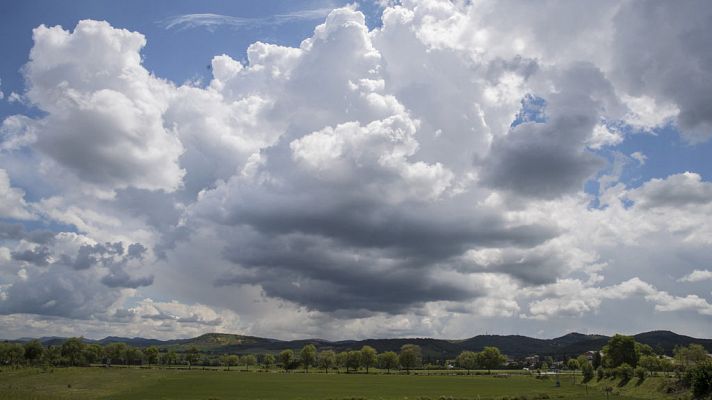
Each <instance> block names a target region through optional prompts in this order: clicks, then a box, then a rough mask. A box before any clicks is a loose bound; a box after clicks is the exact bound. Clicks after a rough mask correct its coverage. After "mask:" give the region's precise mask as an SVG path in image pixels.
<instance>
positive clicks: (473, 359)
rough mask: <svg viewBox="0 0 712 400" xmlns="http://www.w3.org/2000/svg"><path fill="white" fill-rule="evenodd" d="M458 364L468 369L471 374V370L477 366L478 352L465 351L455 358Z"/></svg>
mask: <svg viewBox="0 0 712 400" xmlns="http://www.w3.org/2000/svg"><path fill="white" fill-rule="evenodd" d="M455 362H456V363H457V366H458V367H460V368H464V369H466V370H467V375H470V370H473V369H475V368H477V354H475V352H473V351H463V352H462V353H460V355H458V356H457V359H456V360H455Z"/></svg>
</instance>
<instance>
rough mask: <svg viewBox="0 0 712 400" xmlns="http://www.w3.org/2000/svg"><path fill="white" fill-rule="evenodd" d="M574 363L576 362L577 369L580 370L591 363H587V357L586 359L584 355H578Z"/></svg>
mask: <svg viewBox="0 0 712 400" xmlns="http://www.w3.org/2000/svg"><path fill="white" fill-rule="evenodd" d="M576 361H578V365H579V369H581V368H582V367H583V365H584V364H586V363H589V364H590V363H591V362H590V361H588V357H586V356H584V355H580V356H578V357H576Z"/></svg>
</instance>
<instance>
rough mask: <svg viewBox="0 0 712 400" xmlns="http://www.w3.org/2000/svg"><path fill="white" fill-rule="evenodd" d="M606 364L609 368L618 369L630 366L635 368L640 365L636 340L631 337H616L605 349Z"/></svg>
mask: <svg viewBox="0 0 712 400" xmlns="http://www.w3.org/2000/svg"><path fill="white" fill-rule="evenodd" d="M603 353H604V354H605V359H604V364H605V366H606V367H608V368H616V367H618V366H620V365H621V364H628V365H629V366H631V367H633V368H635V367H636V366H637V365H638V352H637V351H636V345H635V340H634V339H633V338H632V337H631V336H624V335H615V336H613V337H612V338H611V339H610V340H609V341H608V344H607V345H605V346H604V347H603Z"/></svg>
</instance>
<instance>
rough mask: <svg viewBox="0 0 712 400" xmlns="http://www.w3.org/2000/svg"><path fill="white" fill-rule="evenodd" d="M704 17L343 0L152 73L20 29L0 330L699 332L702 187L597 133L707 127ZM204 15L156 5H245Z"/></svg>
mask: <svg viewBox="0 0 712 400" xmlns="http://www.w3.org/2000/svg"><path fill="white" fill-rule="evenodd" d="M668 8H670V9H668ZM710 15H712V7H709V6H707V5H706V4H705V3H703V2H700V3H695V2H686V3H684V4H676V5H674V6H673V5H665V4H657V3H631V4H628V3H626V4H623V5H620V4H617V3H611V4H604V3H590V2H571V3H566V4H565V5H561V4H560V3H557V4H556V5H549V6H546V5H545V6H536V7H533V6H531V5H529V4H528V3H522V2H514V3H510V2H477V3H476V4H471V5H470V4H467V5H466V4H459V3H458V4H453V3H451V2H449V1H436V0H423V1H417V2H416V1H403V2H402V4H400V5H394V6H389V7H385V8H384V10H383V14H382V25H381V26H379V27H377V28H369V27H368V26H367V25H366V22H365V17H364V15H363V14H362V13H361V12H360V11H359V10H358V9H357V8H356V7H353V6H352V7H346V8H340V9H336V10H333V11H330V12H329V13H328V15H326V16H325V19H324V22H323V23H322V24H320V25H318V26H316V28H315V29H314V33H313V35H312V36H310V37H308V38H306V39H305V40H304V41H303V42H302V43H301V45H300V46H299V47H295V48H292V47H285V46H280V45H274V44H268V43H262V42H256V43H254V44H252V45H251V46H250V47H249V48H248V49H247V52H246V54H247V59H246V61H245V62H240V61H238V60H235V59H233V58H231V57H230V56H228V55H224V54H223V55H216V56H215V57H214V58H213V60H212V62H211V71H212V75H213V76H212V80H211V81H210V82H209V83H207V84H205V85H200V84H192V83H186V84H183V85H179V84H176V83H174V82H170V81H168V80H165V79H162V78H161V77H158V76H155V75H154V74H152V73H150V72H149V71H148V70H147V69H146V68H145V67H144V65H143V63H142V56H141V51H142V48H143V47H144V46H145V45H146V40H147V38H146V37H145V36H144V35H143V34H141V33H138V32H130V31H128V30H125V29H121V28H120V27H113V26H112V25H110V24H109V23H108V22H98V21H91V20H83V21H79V22H78V23H77V25H76V26H75V27H73V28H72V29H71V30H65V29H64V28H62V27H58V26H57V27H46V26H44V25H42V26H39V27H37V28H36V29H35V30H34V32H33V40H34V45H33V48H32V49H31V51H30V53H29V60H28V62H27V64H26V66H25V67H24V69H23V72H24V74H25V78H26V84H27V87H26V93H25V95H24V96H25V98H26V101H27V102H29V104H31V105H32V106H33V107H36V108H37V109H38V110H40V111H41V113H39V116H32V117H30V116H23V115H15V116H10V117H8V118H6V119H5V120H4V121H3V123H2V127H1V128H0V133H1V134H2V135H1V136H0V137H1V138H2V141H1V142H0V151H2V153H3V157H2V159H3V161H2V162H0V200H1V201H0V218H3V220H4V221H5V222H3V221H0V240H2V242H1V243H0V314H2V315H1V316H0V332H7V334H10V335H11V334H13V333H17V334H18V335H20V333H29V334H36V333H40V332H46V333H52V334H54V332H50V331H51V330H59V331H61V332H64V331H66V328H63V327H62V326H63V325H66V324H67V321H76V322H73V324H74V323H76V326H77V329H80V330H82V332H77V333H78V334H79V333H85V332H88V333H89V334H95V335H102V334H108V333H117V332H121V333H122V334H124V332H132V333H133V334H136V335H138V334H140V335H147V336H158V337H176V336H187V335H191V334H195V333H198V332H205V331H213V330H230V331H240V332H246V333H252V334H262V335H266V336H271V337H274V336H276V337H290V336H308V335H315V336H316V335H319V336H321V337H335V338H336V337H339V338H341V337H362V336H392V335H435V336H445V337H465V336H470V335H473V334H475V333H479V331H473V328H472V326H492V328H491V329H489V331H490V332H492V331H496V330H497V329H498V328H499V329H500V330H502V331H505V330H517V331H519V332H526V333H528V334H539V333H540V332H539V330H540V329H543V328H546V329H549V331H546V334H556V333H559V332H561V331H563V330H571V329H576V330H594V331H595V330H599V331H611V330H628V331H630V330H644V329H653V328H663V327H664V326H657V325H651V324H649V323H646V322H645V321H631V320H630V319H629V318H627V315H623V314H621V313H620V311H617V312H615V310H614V312H612V313H609V311H610V310H609V309H608V308H607V307H608V305H610V304H617V303H621V304H624V305H625V307H629V310H636V312H639V313H640V314H641V315H651V314H653V313H654V314H656V315H660V316H661V317H660V318H656V320H658V321H660V323H661V324H664V323H670V324H672V323H673V322H675V321H676V320H675V318H676V317H673V316H671V315H672V314H673V312H675V313H678V314H679V313H684V315H685V318H687V319H686V321H688V324H687V325H686V326H687V327H688V328H686V329H687V332H686V333H690V334H702V331H703V328H704V327H705V326H707V327H708V326H709V322H710V318H711V317H712V304H710V300H709V296H710V293H709V292H708V291H707V292H705V291H704V289H702V288H700V287H697V286H695V284H696V283H697V282H700V281H702V280H704V279H708V278H709V276H708V275H709V274H708V272H709V271H707V270H700V268H701V267H706V266H709V265H710V263H712V257H710V255H709V254H708V253H709V252H708V251H706V249H708V248H709V245H710V244H711V243H710V240H711V239H710V238H712V220H711V219H710V215H712V183H710V182H708V181H706V180H705V179H704V178H703V177H702V176H701V175H700V174H699V173H697V172H695V171H690V172H684V171H680V173H679V174H674V175H671V176H659V177H656V178H654V179H651V180H648V181H647V182H642V184H640V185H633V184H631V183H630V182H626V181H623V180H621V178H620V177H621V170H622V169H624V168H628V166H629V165H631V161H632V160H637V161H634V163H636V165H638V166H640V167H643V166H644V165H650V164H651V163H654V162H655V160H652V159H649V158H647V156H646V155H645V154H643V153H642V152H640V151H636V152H634V153H633V154H631V156H630V158H628V157H627V156H624V155H622V154H619V153H616V151H617V150H616V146H618V145H620V144H621V143H624V142H625V141H626V140H628V139H629V137H630V136H631V135H646V134H650V132H653V131H655V129H657V128H660V127H662V126H673V127H675V128H676V129H677V130H678V131H679V134H680V136H681V138H682V140H683V141H684V142H685V143H687V144H689V145H691V146H694V145H698V144H700V143H702V142H704V141H706V140H708V139H709V138H710V137H711V136H712V122H711V121H710V120H709V118H710V115H712V111H710V110H708V107H709V104H712V101H710V99H709V98H708V95H709V93H712V88H708V87H707V86H705V85H706V83H705V82H712V79H710V77H708V76H707V75H708V73H709V71H710V70H712V68H705V66H707V65H708V64H709V61H710V55H711V54H712V49H710V48H709V46H708V45H707V42H705V41H703V40H702V39H700V38H701V37H707V36H709V35H706V36H705V33H706V32H707V31H708V30H709V29H710V28H709V24H708V23H707V22H706V21H707V19H708V18H709V16H710ZM208 17H209V18H208ZM208 17H206V16H205V15H204V14H201V15H198V16H195V15H194V16H184V17H181V18H177V19H173V20H171V21H170V22H168V23H167V26H168V27H169V28H171V27H193V26H196V25H201V26H208V27H210V26H214V25H215V24H217V23H220V24H225V23H227V24H230V25H234V24H238V25H240V26H243V25H244V24H247V23H248V22H245V21H238V20H229V19H225V18H223V17H221V18H217V17H218V16H208ZM287 17H289V18H299V19H306V18H313V17H314V15H312V14H305V15H295V16H285V18H287ZM243 22H244V23H243ZM651 35H652V36H651ZM650 37H653V38H658V39H659V40H650V39H649V38H650ZM562 38H566V40H563V39H562ZM149 39H150V38H149ZM581 43H586V45H582V44H581ZM610 154H618V155H617V156H616V157H617V158H615V157H614V158H615V160H614V161H613V162H611V161H609V159H610V157H607V155H610ZM616 160H617V161H616ZM30 163H32V164H33V165H38V168H33V169H29V168H28V167H27V166H28V165H29V164H30ZM596 183H597V184H598V187H599V189H598V190H591V189H588V190H584V189H585V187H587V186H586V185H591V184H596ZM26 192H27V193H32V196H31V197H30V196H26ZM614 308H615V307H614ZM603 314H605V315H603ZM591 316H594V317H591ZM22 321H25V322H22ZM297 322H299V324H298V327H297V328H295V327H294V324H296V323H297ZM667 328H673V327H671V326H668V327H667ZM478 329H479V328H478Z"/></svg>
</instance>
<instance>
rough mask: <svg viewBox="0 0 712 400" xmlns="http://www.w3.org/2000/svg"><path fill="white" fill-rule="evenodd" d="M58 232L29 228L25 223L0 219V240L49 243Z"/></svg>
mask: <svg viewBox="0 0 712 400" xmlns="http://www.w3.org/2000/svg"><path fill="white" fill-rule="evenodd" d="M55 235H56V233H55V232H51V231H47V230H41V229H36V230H29V231H28V230H27V229H26V228H25V226H24V225H21V224H11V223H7V222H2V221H0V240H27V241H28V242H32V243H37V244H49V243H51V242H52V240H53V239H54V237H55Z"/></svg>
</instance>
